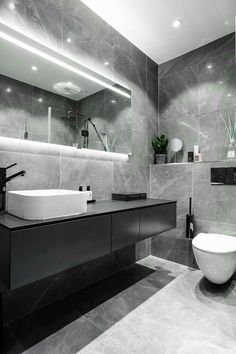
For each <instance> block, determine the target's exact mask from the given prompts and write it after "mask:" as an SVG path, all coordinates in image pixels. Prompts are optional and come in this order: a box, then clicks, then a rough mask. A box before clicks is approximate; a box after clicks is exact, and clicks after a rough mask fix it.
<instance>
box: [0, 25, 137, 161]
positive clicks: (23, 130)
mask: <svg viewBox="0 0 236 354" xmlns="http://www.w3.org/2000/svg"><path fill="white" fill-rule="evenodd" d="M0 51H1V58H0V135H1V136H5V137H13V138H18V139H25V140H33V141H40V142H49V143H53V144H60V145H68V146H74V147H78V148H89V149H96V150H103V151H112V152H120V153H126V154H128V153H129V152H130V150H131V147H130V141H131V93H130V91H129V90H128V89H126V88H124V87H121V86H119V85H118V84H117V83H115V82H113V81H111V80H108V79H107V78H104V77H103V76H101V75H99V74H98V73H95V72H92V71H91V70H89V69H88V68H85V67H83V66H82V65H80V64H78V63H77V62H75V61H73V60H71V59H69V58H67V57H65V56H64V55H62V54H61V53H58V52H55V51H53V50H51V49H50V48H47V47H44V46H43V45H42V44H40V43H38V42H35V41H33V40H32V39H30V38H28V37H25V36H23V35H22V34H20V33H18V32H16V31H14V30H12V29H10V28H8V27H6V26H5V25H2V24H0Z"/></svg>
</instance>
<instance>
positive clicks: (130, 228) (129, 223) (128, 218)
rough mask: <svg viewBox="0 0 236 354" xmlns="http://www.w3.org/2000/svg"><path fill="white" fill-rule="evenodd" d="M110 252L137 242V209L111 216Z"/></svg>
mask: <svg viewBox="0 0 236 354" xmlns="http://www.w3.org/2000/svg"><path fill="white" fill-rule="evenodd" d="M111 224H112V252H113V251H116V250H118V249H121V248H124V247H127V246H129V245H132V244H134V243H136V242H138V241H139V209H137V210H128V211H122V212H121V213H114V214H112V223H111Z"/></svg>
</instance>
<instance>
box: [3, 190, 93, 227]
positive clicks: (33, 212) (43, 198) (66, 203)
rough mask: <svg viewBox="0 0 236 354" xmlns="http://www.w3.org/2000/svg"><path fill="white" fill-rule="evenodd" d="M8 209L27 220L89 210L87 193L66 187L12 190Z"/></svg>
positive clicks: (74, 213) (9, 194)
mask: <svg viewBox="0 0 236 354" xmlns="http://www.w3.org/2000/svg"><path fill="white" fill-rule="evenodd" d="M7 211H8V213H9V214H12V215H15V216H18V217H19V218H22V219H27V220H45V219H51V218H58V217H63V216H64V217H65V216H72V215H77V214H81V213H85V212H86V211H87V193H86V192H78V191H70V190H65V189H42V190H25V191H11V192H8V207H7Z"/></svg>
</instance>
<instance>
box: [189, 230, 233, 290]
mask: <svg viewBox="0 0 236 354" xmlns="http://www.w3.org/2000/svg"><path fill="white" fill-rule="evenodd" d="M192 246H193V253H194V256H195V258H196V262H197V264H198V266H199V268H200V270H201V271H202V273H203V274H204V275H205V277H206V278H207V279H208V280H210V281H211V282H212V283H215V284H223V283H225V282H227V280H229V279H230V278H231V277H232V275H233V274H234V272H235V271H236V237H233V236H227V235H220V234H204V233H200V234H198V235H197V236H196V237H195V238H194V239H193V241H192Z"/></svg>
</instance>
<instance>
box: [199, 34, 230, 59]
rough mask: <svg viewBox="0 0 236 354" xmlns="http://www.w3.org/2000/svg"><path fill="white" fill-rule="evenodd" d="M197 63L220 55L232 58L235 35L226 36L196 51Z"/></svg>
mask: <svg viewBox="0 0 236 354" xmlns="http://www.w3.org/2000/svg"><path fill="white" fill-rule="evenodd" d="M197 51H198V56H199V62H200V63H201V62H202V61H206V60H211V59H214V58H215V57H218V56H221V55H224V54H225V55H226V54H227V55H228V56H232V55H234V53H235V33H234V32H233V33H231V34H228V35H227V36H224V37H221V38H219V39H217V40H216V41H213V42H211V43H208V44H207V45H204V46H202V47H200V48H198V49H197Z"/></svg>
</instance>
